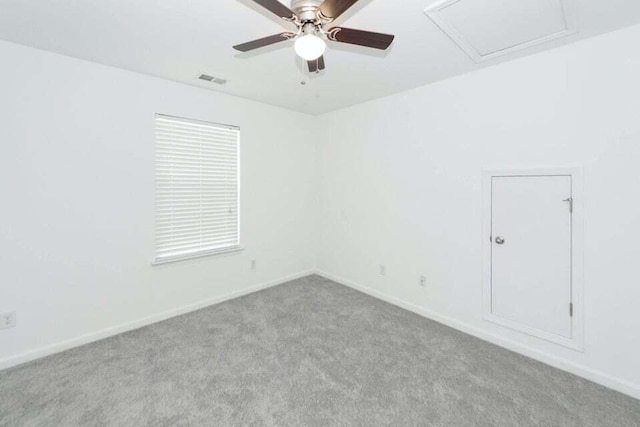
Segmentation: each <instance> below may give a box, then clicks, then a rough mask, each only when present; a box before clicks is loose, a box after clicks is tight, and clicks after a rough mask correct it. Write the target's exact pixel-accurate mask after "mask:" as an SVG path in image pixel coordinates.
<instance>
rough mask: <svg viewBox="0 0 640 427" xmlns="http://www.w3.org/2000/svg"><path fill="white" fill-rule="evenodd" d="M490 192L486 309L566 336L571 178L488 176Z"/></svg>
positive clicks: (569, 321) (568, 304) (569, 329)
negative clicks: (487, 299) (489, 267)
mask: <svg viewBox="0 0 640 427" xmlns="http://www.w3.org/2000/svg"><path fill="white" fill-rule="evenodd" d="M491 192H492V195H491V203H492V206H491V313H492V314H493V315H495V316H497V317H500V318H502V319H505V320H507V321H510V322H514V323H516V324H518V325H521V326H524V327H526V328H532V329H534V330H538V331H542V332H544V333H548V334H553V335H557V336H560V337H566V338H571V311H572V310H571V306H570V304H571V210H572V199H571V197H572V194H571V176H504V177H498V176H494V177H492V182H491Z"/></svg>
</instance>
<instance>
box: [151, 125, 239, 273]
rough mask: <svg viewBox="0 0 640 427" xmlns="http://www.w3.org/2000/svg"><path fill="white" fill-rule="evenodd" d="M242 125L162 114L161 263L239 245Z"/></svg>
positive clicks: (158, 152)
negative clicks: (220, 123) (222, 123)
mask: <svg viewBox="0 0 640 427" xmlns="http://www.w3.org/2000/svg"><path fill="white" fill-rule="evenodd" d="M239 149H240V130H239V129H238V128H236V127H232V126H225V125H218V124H213V123H207V122H201V121H197V120H189V119H182V118H177V117H170V116H164V115H157V116H156V254H155V263H163V262H168V261H174V260H179V259H185V258H193V257H198V256H205V255H210V254H214V253H218V252H226V251H229V250H233V249H237V248H238V246H239V198H238V193H239Z"/></svg>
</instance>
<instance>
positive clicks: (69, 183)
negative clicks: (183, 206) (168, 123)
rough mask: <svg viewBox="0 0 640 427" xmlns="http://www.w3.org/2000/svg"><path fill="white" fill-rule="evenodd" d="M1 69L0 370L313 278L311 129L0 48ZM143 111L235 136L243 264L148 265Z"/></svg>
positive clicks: (148, 129)
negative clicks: (231, 130)
mask: <svg viewBox="0 0 640 427" xmlns="http://www.w3.org/2000/svg"><path fill="white" fill-rule="evenodd" d="M0 61H1V63H2V65H1V66H0V117H1V121H0V148H1V154H0V195H1V199H0V312H5V311H13V310H15V311H16V312H17V323H18V326H17V327H16V328H13V329H7V330H1V331H0V368H2V367H6V366H10V365H12V364H15V363H17V362H20V361H24V360H27V359H28V358H30V357H35V356H39V355H42V354H46V353H47V352H48V351H53V350H59V349H61V348H64V347H65V346H70V345H75V344H78V343H81V342H84V341H86V340H87V339H92V338H96V337H99V336H103V335H105V334H108V333H112V332H115V331H118V330H121V329H120V328H118V326H120V325H123V324H125V325H126V324H130V322H134V324H136V325H137V324H141V323H135V322H137V321H139V320H140V319H145V318H147V317H149V316H151V318H150V319H146V320H147V321H149V320H157V319H158V318H159V317H157V316H158V315H159V314H161V313H165V312H168V311H169V312H173V311H174V310H176V309H178V310H179V309H180V308H181V307H184V306H189V305H191V304H199V303H205V304H206V303H207V302H211V301H212V299H213V300H215V299H217V298H220V297H223V296H226V295H229V294H232V293H237V292H242V291H243V290H246V289H248V288H251V287H253V286H256V285H260V284H265V283H270V282H272V281H277V280H280V279H282V278H285V277H289V276H291V275H296V274H299V273H301V272H305V271H309V270H310V269H312V268H313V267H314V264H315V252H314V251H315V249H314V248H315V241H314V235H313V233H314V228H315V223H316V219H315V218H316V217H315V212H316V200H317V196H316V175H315V173H316V172H315V171H316V169H315V165H316V151H315V150H316V146H315V143H314V142H313V141H310V140H309V139H305V138H297V135H300V134H301V133H302V132H305V131H307V130H308V129H311V128H312V127H313V123H314V122H313V120H314V118H313V117H311V116H307V115H303V114H299V113H295V112H291V111H287V110H284V109H278V108H274V107H270V106H266V105H264V104H259V103H256V102H252V101H248V100H244V99H240V98H234V97H230V96H226V95H222V94H219V93H215V92H211V91H207V90H203V89H198V88H194V87H189V86H184V85H180V84H176V83H172V82H168V81H164V80H160V79H156V78H152V77H147V76H143V75H140V74H135V73H131V72H127V71H122V70H119V69H115V68H109V67H105V66H101V65H96V64H93V63H89V62H84V61H79V60H75V59H71V58H68V57H64V56H59V55H55V54H51V53H46V52H43V51H38V50H34V49H30V48H26V47H21V46H18V45H13V44H9V43H4V42H0ZM155 113H164V114H172V115H177V116H183V117H190V118H196V119H202V120H211V121H215V122H219V123H228V124H234V125H238V126H240V127H241V138H242V141H241V150H242V157H241V162H242V194H241V202H242V220H241V227H242V236H241V239H242V245H243V246H244V247H245V248H246V249H245V251H244V252H241V253H236V254H232V255H226V256H219V257H210V258H204V259H200V260H197V261H190V262H181V263H175V264H170V265H166V266H162V267H152V266H151V265H150V262H151V261H152V259H153V254H154V247H153V242H154V238H153V219H154V200H153V197H154V115H155ZM251 259H257V262H258V268H257V269H256V270H254V271H251V270H250V260H251ZM144 321H145V320H143V321H142V323H144ZM129 326H131V325H129ZM114 327H115V329H109V328H114ZM125 328H126V326H125ZM105 329H109V330H107V331H106V332H104V331H103V330H105ZM101 331H102V332H101ZM96 333H97V335H96ZM86 334H89V336H85V335H86ZM67 340H71V341H70V342H66V341H67ZM61 343H62V344H61ZM52 345H53V347H51V348H48V347H49V346H52Z"/></svg>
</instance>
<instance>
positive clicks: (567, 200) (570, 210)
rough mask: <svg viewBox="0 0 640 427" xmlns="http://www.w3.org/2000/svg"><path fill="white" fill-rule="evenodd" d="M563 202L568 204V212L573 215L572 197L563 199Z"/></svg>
mask: <svg viewBox="0 0 640 427" xmlns="http://www.w3.org/2000/svg"><path fill="white" fill-rule="evenodd" d="M563 202H568V203H569V212H570V213H573V197H569V198H568V199H564V200H563Z"/></svg>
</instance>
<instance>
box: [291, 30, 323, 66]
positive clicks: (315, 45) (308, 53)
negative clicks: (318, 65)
mask: <svg viewBox="0 0 640 427" xmlns="http://www.w3.org/2000/svg"><path fill="white" fill-rule="evenodd" d="M294 48H295V50H296V53H297V54H298V56H299V57H301V58H302V59H304V60H306V61H314V60H316V59H318V58H320V57H321V56H322V55H324V51H325V49H326V48H327V44H326V43H325V41H324V40H322V39H321V38H320V37H318V36H316V35H315V34H306V35H304V36H302V37H299V38H298V39H297V40H296V44H295V46H294Z"/></svg>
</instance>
